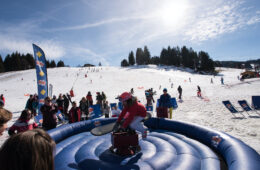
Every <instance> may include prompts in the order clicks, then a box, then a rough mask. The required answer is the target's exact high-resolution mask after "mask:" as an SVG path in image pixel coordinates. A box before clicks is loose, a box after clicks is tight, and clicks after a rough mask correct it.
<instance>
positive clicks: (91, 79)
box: [0, 66, 260, 153]
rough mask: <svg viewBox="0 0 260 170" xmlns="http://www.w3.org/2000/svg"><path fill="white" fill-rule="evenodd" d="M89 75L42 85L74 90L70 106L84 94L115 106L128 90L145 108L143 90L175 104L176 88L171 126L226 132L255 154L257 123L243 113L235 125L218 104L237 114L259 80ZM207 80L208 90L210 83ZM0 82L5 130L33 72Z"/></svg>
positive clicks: (147, 71) (156, 72) (71, 72)
mask: <svg viewBox="0 0 260 170" xmlns="http://www.w3.org/2000/svg"><path fill="white" fill-rule="evenodd" d="M93 69H94V68H73V67H69V68H53V69H48V81H49V82H48V83H49V84H52V85H53V86H54V88H53V94H55V95H56V96H57V95H58V94H59V93H68V92H69V90H70V89H71V88H72V86H73V84H74V87H73V90H74V94H75V97H74V98H73V100H74V101H77V102H79V101H80V99H81V98H82V97H83V96H86V94H87V92H88V91H91V93H92V95H93V99H94V102H95V98H96V92H98V91H100V92H101V91H104V92H105V94H106V95H107V99H108V101H109V102H110V103H112V102H117V100H116V99H115V98H116V97H117V96H118V95H119V94H121V93H122V92H124V91H130V89H131V88H134V95H135V96H137V97H138V99H139V100H140V101H141V102H142V103H145V94H144V90H146V89H149V88H153V89H154V90H155V91H156V92H157V94H156V95H155V96H154V99H155V101H156V99H157V98H159V97H160V95H161V94H162V89H163V88H167V89H168V92H169V94H170V95H171V96H172V97H176V98H178V92H177V87H178V86H179V85H181V86H182V89H183V102H179V100H178V99H177V103H178V108H177V109H175V110H173V119H174V120H181V121H186V122H191V123H196V124H199V125H203V126H206V127H210V128H213V129H216V130H218V131H223V132H226V133H228V134H230V135H232V136H234V137H236V138H238V139H240V140H242V141H243V142H245V143H246V144H248V145H249V146H251V147H252V148H254V149H255V150H256V151H257V152H258V153H260V145H259V142H260V117H259V116H258V115H257V114H256V113H254V112H249V114H250V116H249V115H247V113H246V112H243V114H244V115H245V117H246V119H240V118H241V117H242V116H240V115H239V114H236V115H237V117H240V118H235V117H234V116H233V115H232V114H231V113H230V112H229V111H228V110H227V109H226V108H225V106H224V105H223V104H222V101H223V100H230V101H231V103H232V104H233V105H234V106H235V107H237V108H239V109H240V110H242V108H241V107H239V105H238V103H237V101H238V100H243V99H245V100H247V101H248V103H249V104H251V96H252V95H260V88H259V87H260V79H249V80H245V81H243V82H240V81H239V80H238V79H237V76H238V75H239V74H240V73H241V72H242V71H243V70H239V69H226V68H222V72H221V73H220V74H221V75H222V76H223V78H224V83H225V85H221V82H220V78H221V76H215V77H214V76H212V75H200V74H195V73H192V72H191V71H190V70H188V69H179V68H176V67H165V66H164V67H156V66H141V67H140V66H139V67H129V68H120V67H95V70H98V71H95V72H93ZM85 74H87V78H85ZM77 75H78V77H77ZM189 77H190V78H191V82H189ZM211 78H212V79H213V82H214V83H213V84H211V83H210V79H211ZM0 82H1V83H0V93H1V94H2V93H3V94H4V96H5V98H6V106H5V108H6V109H8V110H10V111H12V112H13V113H14V114H13V119H12V120H11V121H10V122H8V126H11V125H12V124H13V123H14V121H15V120H16V119H17V118H18V117H19V115H20V112H21V111H22V110H23V109H24V107H25V104H26V101H27V99H28V97H27V96H25V94H34V93H37V85H36V73H35V70H34V69H32V70H26V71H19V72H9V73H3V74H0ZM171 83H173V88H171ZM197 85H199V86H200V87H201V90H202V98H199V97H197V96H196V95H197ZM160 86H161V89H159V87H160ZM155 104H156V103H154V107H155ZM258 112H259V113H260V111H258ZM153 115H156V113H155V112H154V113H153ZM7 138H8V134H7V132H5V133H4V135H3V136H2V137H0V145H2V143H3V142H4V141H5V140H6V139H7Z"/></svg>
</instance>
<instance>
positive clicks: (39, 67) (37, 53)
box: [33, 44, 48, 113]
mask: <svg viewBox="0 0 260 170" xmlns="http://www.w3.org/2000/svg"><path fill="white" fill-rule="evenodd" d="M33 51H34V58H35V65H36V66H35V68H36V76H37V86H38V101H39V105H38V108H39V113H41V111H40V108H41V106H42V105H43V104H44V98H45V97H47V96H48V78H47V69H46V59H45V54H44V52H43V50H42V49H41V48H40V47H38V46H37V45H35V44H33Z"/></svg>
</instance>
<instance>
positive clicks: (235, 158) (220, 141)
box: [48, 118, 260, 170]
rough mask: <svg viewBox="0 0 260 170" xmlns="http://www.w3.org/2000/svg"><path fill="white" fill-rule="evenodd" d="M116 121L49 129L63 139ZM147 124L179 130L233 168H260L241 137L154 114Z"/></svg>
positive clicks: (101, 119) (113, 119) (97, 120)
mask: <svg viewBox="0 0 260 170" xmlns="http://www.w3.org/2000/svg"><path fill="white" fill-rule="evenodd" d="M115 121H116V118H110V119H106V118H99V119H94V120H86V121H82V122H77V123H73V124H67V125H63V126H60V127H58V128H56V129H52V130H49V131H48V133H49V134H50V136H51V137H52V139H53V140H54V141H55V142H56V143H59V142H60V141H62V140H64V139H66V138H68V137H70V136H73V135H76V134H79V133H82V132H86V131H90V130H91V129H93V128H94V127H97V126H101V125H105V124H108V123H112V122H115ZM145 125H146V126H147V127H148V128H150V129H163V130H168V131H172V132H176V133H179V134H182V135H185V136H187V137H189V138H191V139H194V140H197V141H199V142H201V143H203V144H205V145H207V146H208V147H210V148H211V149H213V150H214V151H215V152H217V153H218V154H219V155H220V156H221V157H222V158H223V159H224V160H225V162H226V164H227V166H228V169H229V170H240V169H241V170H242V169H250V170H259V168H260V155H259V154H258V153H257V152H256V151H255V150H254V149H253V148H251V147H249V146H248V145H246V144H245V143H244V142H242V141H241V140H239V139H237V138H235V137H232V136H230V135H228V134H226V133H223V132H219V131H216V130H213V129H211V128H207V127H204V126H200V125H196V124H192V123H187V122H182V121H174V120H169V119H164V118H150V119H149V120H147V121H146V122H145Z"/></svg>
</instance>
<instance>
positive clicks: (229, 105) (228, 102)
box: [222, 100, 245, 118]
mask: <svg viewBox="0 0 260 170" xmlns="http://www.w3.org/2000/svg"><path fill="white" fill-rule="evenodd" d="M222 103H223V104H224V105H225V106H226V108H227V109H228V110H229V111H230V112H231V113H232V115H233V116H235V113H240V114H241V115H243V114H242V111H238V110H237V109H236V108H235V107H234V106H233V105H232V104H231V102H230V101H229V100H226V101H222ZM235 117H236V116H235ZM243 117H244V118H245V115H243Z"/></svg>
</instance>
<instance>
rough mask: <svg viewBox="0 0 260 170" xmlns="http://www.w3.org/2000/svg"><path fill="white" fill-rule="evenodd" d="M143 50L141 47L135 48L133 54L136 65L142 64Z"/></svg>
mask: <svg viewBox="0 0 260 170" xmlns="http://www.w3.org/2000/svg"><path fill="white" fill-rule="evenodd" d="M143 53H144V52H143V50H142V48H137V49H136V54H135V56H136V64H137V65H142V64H144V55H143Z"/></svg>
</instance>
